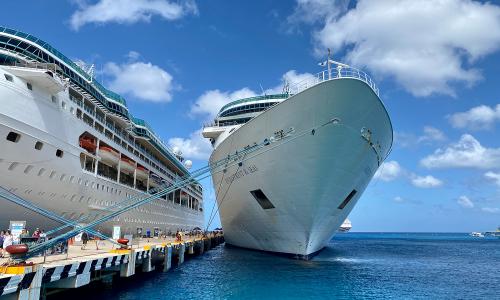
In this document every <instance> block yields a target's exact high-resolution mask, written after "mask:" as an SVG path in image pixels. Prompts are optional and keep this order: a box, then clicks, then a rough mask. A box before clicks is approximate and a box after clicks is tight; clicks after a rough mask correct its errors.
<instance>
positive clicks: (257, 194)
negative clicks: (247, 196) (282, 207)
mask: <svg viewBox="0 0 500 300" xmlns="http://www.w3.org/2000/svg"><path fill="white" fill-rule="evenodd" d="M250 193H251V194H252V196H253V197H254V198H255V200H257V202H258V203H259V205H260V206H262V208H263V209H270V208H274V205H273V204H272V203H271V201H269V199H268V198H267V196H266V195H265V194H264V192H263V191H262V190H261V189H258V190H254V191H250Z"/></svg>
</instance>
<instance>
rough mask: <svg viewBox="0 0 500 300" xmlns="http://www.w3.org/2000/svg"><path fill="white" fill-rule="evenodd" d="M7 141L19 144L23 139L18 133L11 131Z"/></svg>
mask: <svg viewBox="0 0 500 300" xmlns="http://www.w3.org/2000/svg"><path fill="white" fill-rule="evenodd" d="M6 139H7V141H9V142H13V143H17V142H19V139H21V135H20V134H19V133H17V132H14V131H11V132H9V134H7V137H6Z"/></svg>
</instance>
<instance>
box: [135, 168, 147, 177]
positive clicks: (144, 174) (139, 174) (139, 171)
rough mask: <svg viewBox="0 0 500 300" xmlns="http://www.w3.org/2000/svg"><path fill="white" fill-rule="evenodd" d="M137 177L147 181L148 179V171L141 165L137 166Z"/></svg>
mask: <svg viewBox="0 0 500 300" xmlns="http://www.w3.org/2000/svg"><path fill="white" fill-rule="evenodd" d="M135 176H136V177H137V178H138V179H146V178H148V170H147V169H146V168H144V167H143V166H141V165H137V169H136V173H135Z"/></svg>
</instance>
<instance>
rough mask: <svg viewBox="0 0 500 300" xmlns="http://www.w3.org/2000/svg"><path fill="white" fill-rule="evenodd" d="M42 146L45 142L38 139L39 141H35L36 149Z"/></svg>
mask: <svg viewBox="0 0 500 300" xmlns="http://www.w3.org/2000/svg"><path fill="white" fill-rule="evenodd" d="M42 148H43V143H42V142H40V141H38V142H36V143H35V149H36V150H42Z"/></svg>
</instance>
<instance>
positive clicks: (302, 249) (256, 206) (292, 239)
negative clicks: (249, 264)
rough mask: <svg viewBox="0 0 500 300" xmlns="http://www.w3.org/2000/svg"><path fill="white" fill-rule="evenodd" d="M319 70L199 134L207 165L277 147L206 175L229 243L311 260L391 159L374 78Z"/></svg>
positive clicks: (237, 106) (230, 112)
mask: <svg viewBox="0 0 500 300" xmlns="http://www.w3.org/2000/svg"><path fill="white" fill-rule="evenodd" d="M322 65H324V66H326V65H328V69H327V70H325V71H323V72H320V73H318V74H317V75H316V76H314V78H311V79H307V80H305V81H303V82H299V83H295V84H288V85H286V87H285V88H284V91H283V93H281V94H273V95H262V96H256V97H251V98H245V99H238V100H236V101H232V102H230V103H229V104H227V105H225V106H223V107H222V108H221V109H220V111H219V113H218V115H217V116H216V118H215V120H214V123H213V124H209V125H206V126H205V127H204V129H203V132H202V134H203V136H204V137H205V138H207V139H210V141H211V143H212V145H213V148H214V150H213V152H212V154H211V156H210V161H211V162H215V161H218V160H220V159H221V158H223V157H226V156H227V155H228V154H232V153H235V152H236V151H238V149H245V148H248V147H251V146H252V145H255V144H256V143H259V142H260V141H262V140H265V141H269V143H275V144H276V146H273V147H270V148H264V149H262V151H261V152H260V153H258V154H256V155H253V156H252V157H246V158H245V159H244V161H243V163H240V164H236V165H233V164H231V165H230V166H228V168H227V169H226V170H225V171H224V172H218V171H217V172H212V180H213V185H214V190H215V191H216V198H217V202H218V206H219V213H220V217H221V223H222V227H223V229H224V238H225V241H226V243H227V244H230V245H234V246H238V247H244V248H250V249H256V250H262V251H269V252H276V253H282V254H287V255H291V256H293V257H297V258H301V259H309V258H310V257H312V256H313V255H314V254H316V253H317V252H319V251H320V250H321V249H322V248H324V246H325V245H326V243H327V242H328V241H330V239H331V238H332V237H333V235H334V234H335V233H336V232H337V230H338V229H339V227H340V225H341V224H342V222H343V221H344V220H345V219H346V217H347V216H348V215H349V213H350V212H351V210H352V209H353V207H354V206H355V205H356V203H357V201H358V199H359V198H360V196H361V194H362V193H363V191H364V190H365V188H366V186H367V185H368V183H369V182H370V180H371V178H372V177H373V175H374V173H375V171H376V170H377V169H378V168H379V166H380V165H381V164H382V162H383V161H384V160H385V158H386V157H387V155H388V154H389V152H390V149H391V147H392V140H393V130H392V124H391V121H390V118H389V115H388V113H387V111H386V109H385V107H384V105H383V103H382V101H381V99H380V97H379V90H378V88H377V87H376V85H375V84H374V82H373V81H372V79H371V78H370V77H369V76H368V75H367V74H366V73H364V72H362V71H361V70H358V69H355V68H352V67H350V66H348V65H345V64H342V63H338V62H335V61H333V60H331V59H330V58H328V60H327V61H326V62H325V63H323V64H322ZM304 133H305V134H304ZM287 139H288V140H289V142H286V140H287ZM278 141H282V142H281V143H279V142H278ZM278 144H279V145H278Z"/></svg>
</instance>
